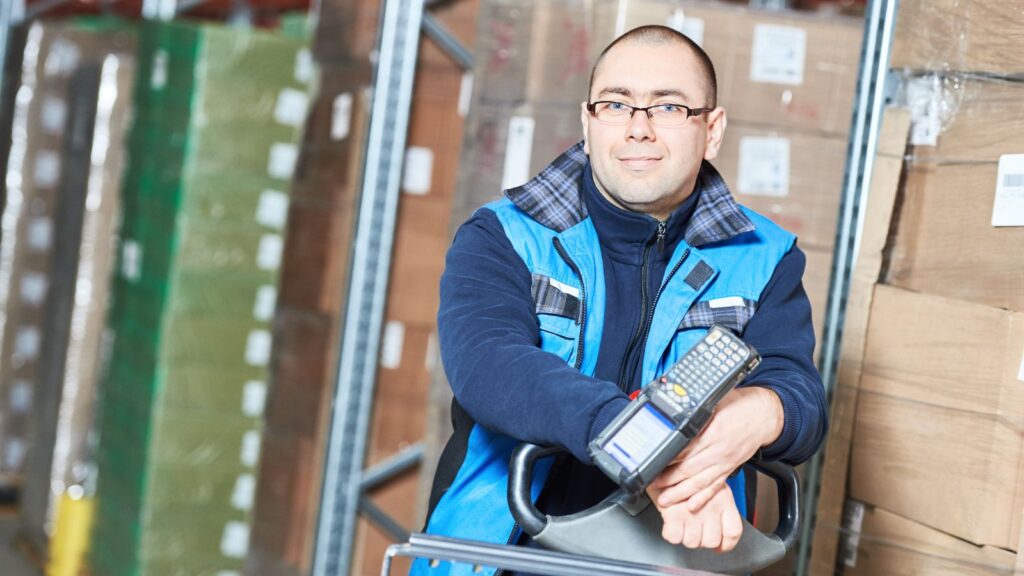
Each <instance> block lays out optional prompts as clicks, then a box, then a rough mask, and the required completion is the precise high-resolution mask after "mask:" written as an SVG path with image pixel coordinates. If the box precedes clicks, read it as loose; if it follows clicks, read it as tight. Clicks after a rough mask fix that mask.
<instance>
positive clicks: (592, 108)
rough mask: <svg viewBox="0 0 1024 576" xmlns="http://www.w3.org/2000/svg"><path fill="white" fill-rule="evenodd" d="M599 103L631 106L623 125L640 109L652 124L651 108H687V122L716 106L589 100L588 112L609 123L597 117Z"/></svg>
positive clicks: (595, 117)
mask: <svg viewBox="0 0 1024 576" xmlns="http://www.w3.org/2000/svg"><path fill="white" fill-rule="evenodd" d="M598 104H619V105H621V106H625V107H626V108H629V109H630V112H629V120H626V121H625V122H624V123H622V124H621V125H622V126H625V125H626V124H629V123H630V122H632V121H633V115H635V114H636V113H637V112H638V111H640V110H643V112H644V114H646V115H647V121H648V122H650V123H651V124H654V118H653V117H652V116H651V109H653V108H657V107H659V106H676V107H678V108H682V109H683V110H686V119H685V120H683V122H685V121H686V120H689V119H690V118H693V117H694V116H703V115H704V114H707V113H708V112H712V111H714V108H709V107H707V106H705V107H703V108H691V107H689V106H687V105H686V104H676V103H675V102H662V103H661V104H654V105H652V106H633V105H631V104H626V103H625V102H619V101H618V100H597V101H596V102H587V112H590V115H591V116H592V117H594V119H597V120H598V122H605V123H607V121H606V120H600V119H598V118H597V105H598ZM612 126H617V124H612Z"/></svg>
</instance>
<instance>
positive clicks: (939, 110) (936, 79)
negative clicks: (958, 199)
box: [903, 75, 1024, 163]
mask: <svg viewBox="0 0 1024 576" xmlns="http://www.w3.org/2000/svg"><path fill="white" fill-rule="evenodd" d="M903 96H904V98H905V99H906V101H907V106H908V107H909V108H910V109H911V111H912V112H913V130H912V131H911V140H910V143H911V144H913V145H914V146H913V148H912V150H911V152H912V157H913V161H914V162H915V163H921V162H930V163H954V162H958V163H963V162H998V161H999V157H1000V156H1002V155H1004V154H1020V153H1024V82H1021V81H1010V80H1000V79H995V78H977V77H975V78H964V77H962V76H955V75H953V76H942V75H925V76H916V77H910V78H908V79H907V80H906V81H905V87H904V94H903Z"/></svg>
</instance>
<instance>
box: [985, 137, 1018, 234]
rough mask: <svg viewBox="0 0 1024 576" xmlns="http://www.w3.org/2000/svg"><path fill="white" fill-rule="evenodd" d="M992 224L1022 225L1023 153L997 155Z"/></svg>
mask: <svg viewBox="0 0 1024 576" xmlns="http://www.w3.org/2000/svg"><path fill="white" fill-rule="evenodd" d="M996 178H997V180H996V200H995V203H994V204H993V205H992V225H993V226H1024V154H1004V155H1002V156H1000V157H999V173H998V175H997V176H996Z"/></svg>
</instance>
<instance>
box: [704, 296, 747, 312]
mask: <svg viewBox="0 0 1024 576" xmlns="http://www.w3.org/2000/svg"><path fill="white" fill-rule="evenodd" d="M708 306H710V307H711V308H712V309H718V308H735V307H737V306H743V298H742V297H740V296H727V297H725V298H715V299H714V300H710V301H708Z"/></svg>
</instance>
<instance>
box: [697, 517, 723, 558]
mask: <svg viewBox="0 0 1024 576" xmlns="http://www.w3.org/2000/svg"><path fill="white" fill-rule="evenodd" d="M703 524H704V525H703V531H702V532H701V539H700V547H701V548H708V549H710V550H716V549H718V548H719V547H720V546H721V545H722V522H721V516H718V515H715V516H714V517H712V518H709V519H708V520H707V521H705V522H704V523H703Z"/></svg>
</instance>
